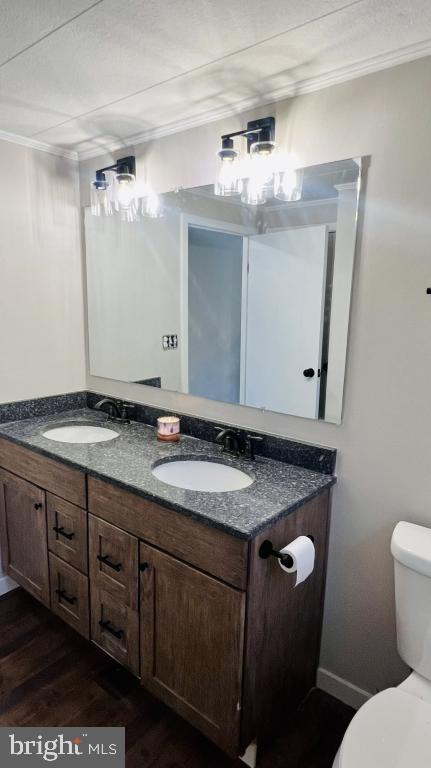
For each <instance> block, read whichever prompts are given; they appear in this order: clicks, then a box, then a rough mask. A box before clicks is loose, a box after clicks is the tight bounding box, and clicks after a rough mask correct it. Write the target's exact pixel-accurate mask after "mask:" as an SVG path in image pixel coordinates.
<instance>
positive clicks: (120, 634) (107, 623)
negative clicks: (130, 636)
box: [99, 620, 124, 640]
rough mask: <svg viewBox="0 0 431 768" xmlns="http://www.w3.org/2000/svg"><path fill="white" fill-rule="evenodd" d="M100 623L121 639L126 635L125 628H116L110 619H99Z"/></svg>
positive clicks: (103, 627)
mask: <svg viewBox="0 0 431 768" xmlns="http://www.w3.org/2000/svg"><path fill="white" fill-rule="evenodd" d="M99 625H100V626H101V627H102V629H106V631H107V632H110V633H111V635H114V637H117V638H118V639H119V640H121V638H122V637H123V635H124V632H123V630H122V629H114V627H113V626H112V624H111V622H110V621H109V620H108V621H99Z"/></svg>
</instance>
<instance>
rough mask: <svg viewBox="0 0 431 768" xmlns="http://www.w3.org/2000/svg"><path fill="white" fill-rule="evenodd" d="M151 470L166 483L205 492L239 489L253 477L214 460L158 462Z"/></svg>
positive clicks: (246, 484)
mask: <svg viewBox="0 0 431 768" xmlns="http://www.w3.org/2000/svg"><path fill="white" fill-rule="evenodd" d="M152 472H153V475H154V476H155V477H157V479H158V480H161V481H162V483H166V484H167V485H174V486H176V488H186V489H187V490H189V491H204V492H206V493H217V492H220V491H225V492H226V491H239V490H240V489H241V488H247V486H248V485H251V484H252V482H253V478H252V477H250V476H249V475H247V474H246V473H245V472H241V470H240V469H236V468H235V467H229V466H228V465H227V464H217V463H216V462H214V461H187V460H183V461H182V460H179V461H167V462H164V463H163V464H158V465H157V466H156V467H154V468H153V470H152Z"/></svg>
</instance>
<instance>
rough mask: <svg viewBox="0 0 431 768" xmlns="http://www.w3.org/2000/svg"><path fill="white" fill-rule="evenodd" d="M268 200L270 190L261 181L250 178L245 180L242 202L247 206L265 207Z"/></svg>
mask: <svg viewBox="0 0 431 768" xmlns="http://www.w3.org/2000/svg"><path fill="white" fill-rule="evenodd" d="M267 199H268V190H267V189H266V186H265V183H264V182H262V181H261V180H260V179H257V178H254V177H253V176H250V178H248V179H244V185H243V190H242V193H241V202H242V203H245V204H246V205H263V204H264V203H266V201H267Z"/></svg>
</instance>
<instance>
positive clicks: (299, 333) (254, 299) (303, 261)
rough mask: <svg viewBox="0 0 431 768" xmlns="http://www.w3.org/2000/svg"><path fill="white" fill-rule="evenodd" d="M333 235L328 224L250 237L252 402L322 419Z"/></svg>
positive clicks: (248, 387)
mask: <svg viewBox="0 0 431 768" xmlns="http://www.w3.org/2000/svg"><path fill="white" fill-rule="evenodd" d="M327 238H328V234H327V227H326V226H315V227H301V228H297V229H291V230H287V231H284V232H271V233H269V234H266V235H255V236H252V237H250V238H249V262H248V263H249V274H248V293H247V328H246V364H245V386H244V402H245V404H246V405H253V406H255V407H258V408H259V407H260V408H266V409H268V410H271V411H279V412H284V413H290V414H293V415H296V416H306V417H308V418H317V417H318V412H319V383H320V378H319V375H318V373H319V369H320V365H321V363H320V360H321V345H322V329H323V310H324V299H325V273H326V252H327ZM307 369H313V371H314V375H313V376H309V377H307V376H304V371H307Z"/></svg>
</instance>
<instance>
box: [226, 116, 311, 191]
mask: <svg viewBox="0 0 431 768" xmlns="http://www.w3.org/2000/svg"><path fill="white" fill-rule="evenodd" d="M237 137H242V138H245V139H246V140H247V152H246V153H245V154H244V155H242V156H241V155H240V153H239V152H238V151H237V150H236V149H235V147H234V139H235V138H237ZM274 137H275V119H274V118H273V117H264V118H260V119H258V120H251V121H250V122H248V123H247V128H245V129H244V130H242V131H235V132H233V133H226V134H224V135H223V136H222V137H221V141H222V146H221V149H220V150H219V151H218V152H217V157H218V159H219V166H218V173H217V179H216V183H215V185H214V194H215V195H219V196H233V195H241V200H242V202H243V203H246V204H248V205H262V204H263V203H265V202H266V201H267V200H269V199H271V198H273V197H277V198H278V199H280V200H285V201H289V202H294V201H297V200H300V199H301V196H302V179H303V172H302V170H297V169H296V168H294V167H292V164H291V161H290V159H289V157H288V156H287V155H286V153H283V152H281V151H279V150H278V149H277V148H276V144H275V141H274Z"/></svg>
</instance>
